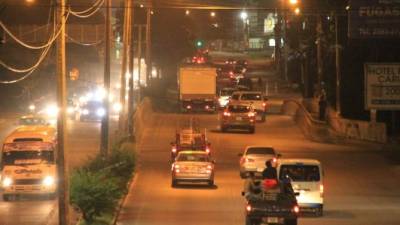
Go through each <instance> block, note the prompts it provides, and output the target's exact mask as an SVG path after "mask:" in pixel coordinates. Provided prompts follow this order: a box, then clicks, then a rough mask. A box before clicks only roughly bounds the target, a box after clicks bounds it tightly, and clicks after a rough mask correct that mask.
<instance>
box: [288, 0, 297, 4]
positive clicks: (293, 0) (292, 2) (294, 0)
mask: <svg viewBox="0 0 400 225" xmlns="http://www.w3.org/2000/svg"><path fill="white" fill-rule="evenodd" d="M297 3H299V2H298V0H289V4H291V5H297Z"/></svg>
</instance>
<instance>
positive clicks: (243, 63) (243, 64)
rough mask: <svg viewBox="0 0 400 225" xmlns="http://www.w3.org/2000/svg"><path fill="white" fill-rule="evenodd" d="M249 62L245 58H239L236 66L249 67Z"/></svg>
mask: <svg viewBox="0 0 400 225" xmlns="http://www.w3.org/2000/svg"><path fill="white" fill-rule="evenodd" d="M247 65H248V62H247V60H245V59H239V60H237V61H236V66H239V67H242V68H247Z"/></svg>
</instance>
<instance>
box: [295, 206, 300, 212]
mask: <svg viewBox="0 0 400 225" xmlns="http://www.w3.org/2000/svg"><path fill="white" fill-rule="evenodd" d="M293 212H295V213H299V212H300V208H299V206H297V205H296V206H295V207H293Z"/></svg>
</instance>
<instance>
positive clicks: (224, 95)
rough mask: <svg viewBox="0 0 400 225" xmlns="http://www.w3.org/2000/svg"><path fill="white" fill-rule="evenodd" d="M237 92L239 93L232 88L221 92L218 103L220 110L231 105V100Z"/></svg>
mask: <svg viewBox="0 0 400 225" xmlns="http://www.w3.org/2000/svg"><path fill="white" fill-rule="evenodd" d="M235 91H237V89H236V88H231V87H226V88H222V89H221V90H220V91H219V98H218V103H219V107H220V108H224V107H225V106H226V105H227V104H228V103H229V98H230V97H231V96H232V94H233V92H235Z"/></svg>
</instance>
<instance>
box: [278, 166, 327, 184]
mask: <svg viewBox="0 0 400 225" xmlns="http://www.w3.org/2000/svg"><path fill="white" fill-rule="evenodd" d="M286 175H288V176H289V177H290V179H292V181H299V182H307V181H308V182H310V181H319V180H320V174H319V167H318V166H312V165H282V166H281V169H280V172H279V178H280V179H283V178H284V177H285V176H286Z"/></svg>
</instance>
